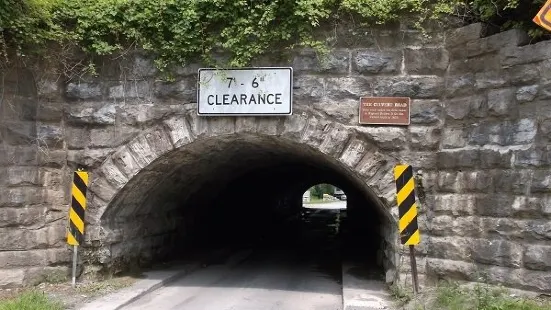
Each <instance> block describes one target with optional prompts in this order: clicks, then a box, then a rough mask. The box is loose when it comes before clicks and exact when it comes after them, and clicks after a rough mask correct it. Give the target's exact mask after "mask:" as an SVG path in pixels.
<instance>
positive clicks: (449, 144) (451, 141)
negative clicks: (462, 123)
mask: <svg viewBox="0 0 551 310" xmlns="http://www.w3.org/2000/svg"><path fill="white" fill-rule="evenodd" d="M466 136H467V133H466V131H465V130H464V129H463V128H448V127H446V128H444V131H443V133H442V147H443V148H445V149H454V148H462V147H464V146H465V145H466V144H467V140H466V139H465V138H466Z"/></svg>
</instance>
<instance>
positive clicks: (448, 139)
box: [0, 24, 551, 292]
mask: <svg viewBox="0 0 551 310" xmlns="http://www.w3.org/2000/svg"><path fill="white" fill-rule="evenodd" d="M481 34H482V25H480V24H473V25H469V26H467V27H463V28H460V29H456V30H453V31H450V32H446V33H442V34H437V35H436V36H435V37H434V38H432V39H429V40H423V39H421V38H420V36H418V34H416V33H413V32H409V31H407V30H396V31H388V32H382V33H380V34H378V36H377V38H378V40H367V41H366V43H365V44H364V46H361V44H360V46H358V45H357V44H355V45H354V46H347V45H339V46H337V47H336V48H335V49H334V50H333V51H332V52H331V53H330V55H329V59H328V60H327V61H326V62H323V63H320V62H319V61H318V60H317V59H316V56H315V54H314V53H313V52H311V51H307V50H303V51H300V52H298V53H297V54H296V55H295V56H294V57H293V58H292V59H291V60H290V61H288V62H287V63H280V62H278V63H277V64H274V63H272V62H270V61H265V60H263V61H260V62H261V63H259V64H258V65H263V66H273V65H278V66H282V65H283V66H292V67H293V69H294V74H295V80H294V85H295V89H294V109H295V113H296V114H300V113H303V112H305V113H309V114H311V115H316V116H317V117H319V118H320V119H321V121H320V123H319V124H318V125H319V126H323V123H324V121H326V122H334V123H338V124H340V125H342V126H344V127H345V128H347V129H350V130H352V131H353V132H354V134H355V135H356V138H357V139H359V140H361V141H366V142H367V143H369V145H373V146H375V147H376V148H377V153H376V154H379V155H381V156H380V158H379V157H378V156H374V157H373V158H374V159H373V161H380V162H383V161H384V159H385V156H388V157H391V158H396V159H398V160H399V161H401V162H404V163H409V164H412V165H413V166H414V168H415V172H416V179H417V192H418V200H419V206H420V229H421V232H422V244H421V245H420V246H418V247H417V253H418V257H419V258H418V269H419V271H420V272H421V273H422V274H421V279H422V280H423V281H424V282H425V283H427V284H430V283H434V281H436V280H438V279H440V278H455V279H463V280H468V281H476V280H479V279H480V278H481V277H484V278H485V279H486V280H487V281H490V282H494V283H502V284H504V285H507V286H511V287H515V288H521V289H527V290H534V291H545V292H551V256H550V255H551V254H550V253H551V187H550V185H551V176H550V175H551V173H550V172H551V155H549V154H551V152H550V150H549V139H551V134H550V133H551V73H550V72H551V41H544V42H540V43H536V44H527V43H529V42H528V38H527V37H526V35H525V34H524V33H522V32H520V31H516V30H515V31H508V32H503V33H499V34H495V35H492V36H488V37H481ZM199 67H200V66H199V65H191V66H188V67H185V68H179V69H178V70H177V76H176V81H174V82H165V81H160V80H158V79H156V75H157V72H156V70H155V69H154V67H153V64H152V62H151V61H150V60H149V59H148V58H147V56H144V55H140V54H137V55H132V56H131V57H127V58H121V59H119V60H117V62H116V63H113V62H106V63H105V65H104V66H103V67H102V68H100V69H101V70H100V72H101V74H100V76H99V77H90V78H83V79H81V80H71V81H67V82H66V83H64V82H62V81H60V82H58V80H57V78H56V77H52V76H48V75H37V74H36V72H35V73H34V76H33V73H32V72H29V71H26V70H22V69H17V70H16V69H13V70H11V71H9V72H4V73H3V78H4V83H3V84H2V95H3V97H2V98H3V99H2V101H1V111H2V115H1V122H2V123H1V124H0V125H1V126H0V238H1V239H3V240H4V241H3V242H0V275H2V276H0V287H3V286H13V285H20V284H28V283H33V282H35V281H37V280H40V279H41V278H43V277H45V276H47V275H48V273H51V272H60V270H64V269H63V268H65V267H66V266H68V261H69V256H68V254H69V253H70V252H69V250H68V248H67V247H66V245H65V244H64V242H65V239H64V238H65V235H64V234H65V225H66V213H67V210H68V204H69V198H70V197H69V195H70V194H69V188H70V187H69V186H70V180H71V172H72V171H73V169H75V168H76V167H77V166H83V167H86V168H88V169H89V170H91V171H94V173H96V172H97V173H96V174H98V173H99V174H102V173H109V171H107V172H105V171H95V170H94V169H98V168H99V167H100V166H101V164H102V163H103V162H104V161H105V160H106V159H107V158H108V156H109V155H111V154H113V153H114V152H115V151H117V150H119V154H126V153H129V154H130V153H131V152H130V151H129V150H126V148H123V149H122V150H120V149H119V148H120V147H121V146H123V145H127V143H128V142H129V141H131V140H132V139H134V138H136V137H137V136H138V135H140V133H143V132H144V131H147V130H149V129H151V128H154V127H155V126H156V125H158V124H162V123H163V122H164V124H168V122H170V120H171V119H172V118H173V117H175V116H177V115H182V114H186V115H190V116H189V118H188V119H190V120H191V122H192V123H194V125H196V130H197V131H198V132H202V130H203V129H204V130H205V131H207V130H215V129H216V128H218V127H216V126H219V128H222V129H223V128H225V127H224V124H223V122H224V121H227V120H226V119H222V120H219V121H217V122H219V123H217V124H216V126H214V125H213V126H210V127H207V125H205V124H206V122H204V121H202V120H201V119H199V118H197V117H196V116H194V113H193V109H194V108H195V104H194V102H195V100H196V84H195V78H196V73H197V69H198V68H199ZM361 96H408V97H411V98H412V114H411V125H410V126H406V127H399V126H359V125H358V104H359V97H361ZM203 122H204V123H203ZM212 122H213V124H214V122H215V121H212ZM251 122H252V123H251ZM277 122H278V121H277V120H274V121H273V122H272V119H265V118H262V119H260V120H256V121H255V120H253V121H251V120H250V119H247V118H238V119H237V120H236V121H235V124H234V123H232V126H233V128H238V127H239V128H241V127H243V128H249V127H251V128H257V127H258V128H261V130H259V132H264V133H266V134H268V135H277V133H278V130H279V129H277V127H278V125H277V124H279V123H277ZM203 126H204V127H203ZM209 128H210V129H209ZM236 130H237V129H236ZM220 133H221V134H223V130H221V132H220ZM337 140H338V139H337ZM337 140H335V143H341V142H342V141H337ZM362 143H363V142H362ZM360 144H361V143H360ZM361 145H363V144H361ZM383 155H384V156H383ZM120 160H121V161H125V160H126V159H125V158H123V157H122V155H121V158H120ZM359 161H360V158H358V159H357V160H356V161H355V163H358V162H359ZM372 164H373V165H375V166H376V165H377V163H372ZM369 167H372V166H369ZM360 168H361V167H360ZM150 173H151V174H153V173H154V171H151V172H150ZM391 173H392V172H391V171H388V174H389V175H391ZM100 181H101V180H100ZM116 181H117V180H115V182H116ZM374 186H377V185H374ZM381 186H382V185H381ZM96 188H97V189H99V190H96V192H94V196H93V197H92V198H91V201H90V204H92V205H93V204H94V199H98V200H100V201H101V200H106V199H107V198H106V197H111V196H113V195H114V192H113V191H116V189H114V188H115V187H114V186H113V185H110V184H96ZM388 207H389V208H392V207H393V206H392V205H390V206H388ZM140 216H143V215H140ZM87 221H89V222H90V223H91V224H94V225H90V226H89V229H88V230H87V233H86V238H87V244H88V245H89V246H90V247H91V248H94V247H97V246H99V245H100V244H105V243H114V244H116V243H117V242H119V241H120V236H113V235H110V234H106V232H105V231H103V230H102V228H101V225H99V224H98V223H99V219H98V218H87ZM159 221H161V222H162V221H163V219H160V220H159ZM95 224H98V225H95ZM385 229H386V230H388V231H387V234H386V235H387V237H388V239H396V238H397V235H396V234H395V231H392V230H391V228H389V227H385ZM156 239H158V238H156V237H151V238H149V239H147V240H148V241H147V242H150V243H152V244H151V246H152V247H154V246H155V244H153V243H154V240H156ZM136 246H137V247H138V248H139V247H140V246H142V247H143V246H144V244H141V245H136ZM404 250H406V249H404ZM112 251H114V252H116V251H118V250H117V247H116V246H114V248H113V249H112ZM391 254H392V253H390V252H389V253H387V255H391ZM108 255H110V254H109V253H106V252H102V251H98V252H93V253H91V254H90V257H89V259H90V260H92V261H94V262H99V263H102V262H104V261H105V260H107V259H108V257H107V256H108ZM14 258H17V259H14ZM396 261H397V262H398V264H399V266H398V271H399V272H398V273H399V274H400V275H401V278H400V281H402V280H404V281H406V282H407V283H408V282H409V278H408V276H409V262H408V260H407V255H401V256H400V255H398V256H397V258H396ZM60 266H65V267H60ZM29 268H30V269H29ZM404 276H405V277H404ZM6 279H7V280H6Z"/></svg>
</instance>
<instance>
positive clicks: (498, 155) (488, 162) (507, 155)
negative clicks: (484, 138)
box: [480, 149, 513, 168]
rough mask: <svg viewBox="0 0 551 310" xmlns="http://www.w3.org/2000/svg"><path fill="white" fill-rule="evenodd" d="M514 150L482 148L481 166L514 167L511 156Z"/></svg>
mask: <svg viewBox="0 0 551 310" xmlns="http://www.w3.org/2000/svg"><path fill="white" fill-rule="evenodd" d="M512 156H513V152H512V151H510V150H507V151H501V150H500V151H495V150H491V149H482V150H480V167H481V168H510V167H512V162H511V158H512Z"/></svg>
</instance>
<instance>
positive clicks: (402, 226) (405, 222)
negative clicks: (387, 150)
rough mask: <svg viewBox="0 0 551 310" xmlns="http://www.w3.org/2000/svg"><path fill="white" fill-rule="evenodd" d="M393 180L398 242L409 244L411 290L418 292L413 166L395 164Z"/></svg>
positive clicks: (417, 235) (417, 230)
mask: <svg viewBox="0 0 551 310" xmlns="http://www.w3.org/2000/svg"><path fill="white" fill-rule="evenodd" d="M394 180H395V181H396V198H397V202H398V215H399V221H398V230H399V231H400V242H401V243H402V244H403V245H408V246H409V255H410V263H411V273H412V280H413V290H414V293H415V294H417V293H418V292H419V282H418V278H417V262H416V260H415V249H414V246H415V245H417V244H419V242H420V239H421V238H420V233H419V226H418V224H417V204H416V202H415V183H414V179H413V168H412V167H411V166H410V165H400V164H399V165H396V166H395V167H394Z"/></svg>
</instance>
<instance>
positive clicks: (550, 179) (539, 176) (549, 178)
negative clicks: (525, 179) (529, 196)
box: [530, 170, 551, 193]
mask: <svg viewBox="0 0 551 310" xmlns="http://www.w3.org/2000/svg"><path fill="white" fill-rule="evenodd" d="M530 192H531V193H549V192H551V173H550V171H548V170H534V172H533V177H532V184H531V185H530Z"/></svg>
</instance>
